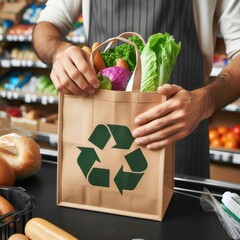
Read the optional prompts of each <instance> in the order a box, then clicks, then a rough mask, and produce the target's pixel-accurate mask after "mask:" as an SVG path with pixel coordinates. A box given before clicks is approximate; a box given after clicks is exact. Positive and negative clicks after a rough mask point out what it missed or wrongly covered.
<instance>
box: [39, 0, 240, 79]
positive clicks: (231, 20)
mask: <svg viewBox="0 0 240 240" xmlns="http://www.w3.org/2000/svg"><path fill="white" fill-rule="evenodd" d="M89 4H90V0H82V1H80V0H48V2H47V3H46V7H45V9H44V10H43V11H42V12H41V15H40V17H39V19H38V22H42V21H48V22H51V23H53V24H54V25H55V26H56V27H58V28H59V30H60V31H61V32H62V33H63V34H64V35H66V34H67V33H68V32H69V31H70V30H71V28H72V26H73V23H74V22H75V21H76V20H77V18H78V17H79V15H80V13H81V12H82V13H83V23H84V29H85V33H86V38H87V37H88V29H89V9H90V8H89ZM193 8H194V9H193V10H194V19H195V25H196V30H197V35H198V41H199V45H200V48H201V51H202V54H203V58H204V77H205V81H206V80H207V79H208V78H209V75H210V72H211V69H212V61H213V54H214V48H215V42H216V37H217V34H219V33H220V34H221V36H222V37H223V39H224V41H225V45H226V53H227V55H228V57H229V58H230V59H232V58H233V57H235V56H236V55H237V54H239V53H240V0H193Z"/></svg>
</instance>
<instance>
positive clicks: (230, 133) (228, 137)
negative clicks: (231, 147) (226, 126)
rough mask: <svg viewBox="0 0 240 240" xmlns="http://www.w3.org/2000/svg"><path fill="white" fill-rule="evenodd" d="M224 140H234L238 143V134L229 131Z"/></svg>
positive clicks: (239, 138)
mask: <svg viewBox="0 0 240 240" xmlns="http://www.w3.org/2000/svg"><path fill="white" fill-rule="evenodd" d="M225 136H226V138H227V139H228V140H229V139H234V140H236V141H237V142H239V141H240V137H239V135H238V134H236V133H235V132H233V131H229V132H228V133H226V134H225Z"/></svg>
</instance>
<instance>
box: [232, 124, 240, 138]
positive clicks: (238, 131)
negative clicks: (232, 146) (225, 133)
mask: <svg viewBox="0 0 240 240" xmlns="http://www.w3.org/2000/svg"><path fill="white" fill-rule="evenodd" d="M231 131H233V132H235V133H236V134H237V135H238V136H239V138H240V125H235V126H233V127H232V128H231Z"/></svg>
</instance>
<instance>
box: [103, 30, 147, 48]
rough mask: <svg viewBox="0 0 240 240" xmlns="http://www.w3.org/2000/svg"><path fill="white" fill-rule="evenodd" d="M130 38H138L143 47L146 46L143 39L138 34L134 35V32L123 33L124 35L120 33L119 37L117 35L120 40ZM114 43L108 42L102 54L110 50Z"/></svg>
mask: <svg viewBox="0 0 240 240" xmlns="http://www.w3.org/2000/svg"><path fill="white" fill-rule="evenodd" d="M132 36H137V37H139V38H140V39H141V41H142V42H143V44H144V45H145V44H146V42H145V40H144V39H143V37H142V36H141V35H140V34H138V33H136V32H124V33H121V34H120V35H118V37H122V38H126V39H127V38H129V37H132ZM115 43H116V41H112V42H110V43H109V44H108V45H107V47H106V48H105V49H104V52H105V51H107V50H108V49H109V48H111V46H112V45H113V44H115Z"/></svg>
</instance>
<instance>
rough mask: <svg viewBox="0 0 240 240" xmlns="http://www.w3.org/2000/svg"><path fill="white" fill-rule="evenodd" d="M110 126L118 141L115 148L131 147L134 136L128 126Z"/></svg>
mask: <svg viewBox="0 0 240 240" xmlns="http://www.w3.org/2000/svg"><path fill="white" fill-rule="evenodd" d="M108 127H109V129H110V131H111V133H112V136H113V138H114V140H115V142H116V145H115V146H113V148H118V149H129V148H130V147H131V145H132V143H133V141H134V138H133V136H132V134H131V132H130V130H129V128H128V127H126V126H122V125H111V124H108Z"/></svg>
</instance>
